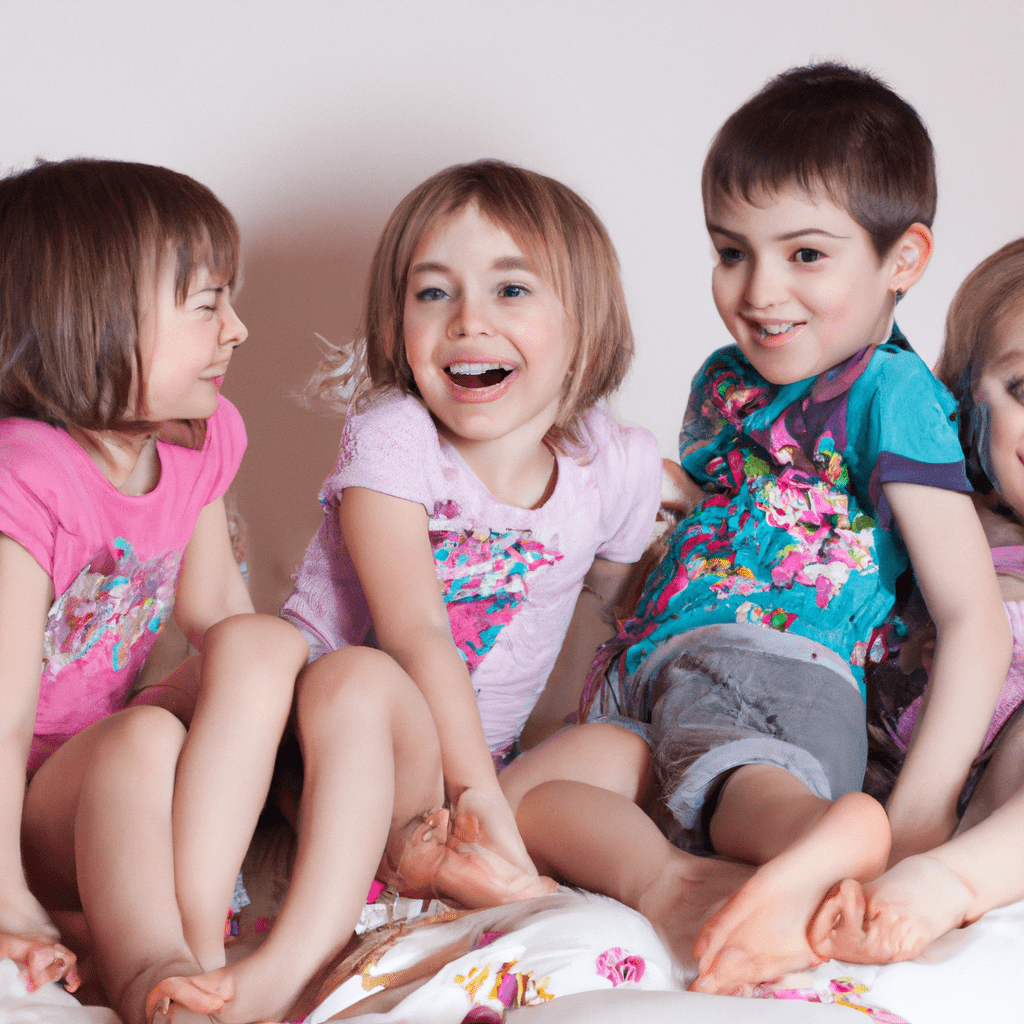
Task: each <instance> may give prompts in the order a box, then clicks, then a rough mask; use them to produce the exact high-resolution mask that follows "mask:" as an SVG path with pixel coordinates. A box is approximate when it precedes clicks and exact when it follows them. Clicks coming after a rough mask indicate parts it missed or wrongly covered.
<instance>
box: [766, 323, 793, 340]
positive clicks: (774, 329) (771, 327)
mask: <svg viewBox="0 0 1024 1024" xmlns="http://www.w3.org/2000/svg"><path fill="white" fill-rule="evenodd" d="M758 330H759V331H760V332H761V337H762V338H763V337H765V335H767V334H785V333H786V331H791V330H793V324H761V325H760V327H759V328H758Z"/></svg>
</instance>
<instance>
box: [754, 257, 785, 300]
mask: <svg viewBox="0 0 1024 1024" xmlns="http://www.w3.org/2000/svg"><path fill="white" fill-rule="evenodd" d="M749 267H750V271H749V277H748V278H747V286H746V289H745V298H746V300H747V302H748V303H749V305H750V306H751V307H752V308H754V309H768V308H769V307H771V306H777V305H778V304H779V303H781V302H784V301H785V298H786V290H785V283H784V273H783V271H782V269H781V268H780V267H778V266H777V265H776V264H775V263H773V261H772V260H766V259H761V260H751V261H750V263H749Z"/></svg>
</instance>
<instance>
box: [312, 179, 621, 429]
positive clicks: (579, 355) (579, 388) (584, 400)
mask: <svg viewBox="0 0 1024 1024" xmlns="http://www.w3.org/2000/svg"><path fill="white" fill-rule="evenodd" d="M474 204H475V205H476V206H477V207H478V208H479V210H480V212H481V214H483V215H484V216H485V217H487V218H489V219H490V220H492V221H494V223H495V224H498V225H500V226H501V227H502V228H503V229H504V230H506V231H508V233H509V234H510V235H511V236H512V238H513V239H515V241H516V244H517V245H519V246H521V247H522V249H523V251H524V252H525V253H526V255H527V256H529V257H530V258H531V260H533V261H534V263H535V264H536V265H537V268H538V272H539V273H540V274H542V275H543V276H546V277H547V278H548V279H549V280H550V281H551V282H552V285H553V286H554V288H555V290H556V291H557V293H558V295H559V297H560V298H561V300H562V304H563V305H564V306H565V309H566V313H567V315H568V316H569V317H570V318H571V319H572V320H573V321H574V322H575V328H576V330H575V334H576V351H575V354H574V356H573V360H572V364H571V366H570V369H569V378H568V385H567V387H566V389H565V393H564V395H563V397H562V403H561V406H560V408H559V414H558V419H557V420H556V422H555V425H554V427H553V428H552V431H551V432H550V434H549V436H548V441H549V442H550V443H551V444H552V445H554V446H556V447H559V446H561V444H562V442H563V441H568V442H570V443H578V442H580V441H581V440H582V437H581V436H580V432H579V420H580V417H581V415H582V413H583V412H584V411H586V410H587V409H588V408H590V406H592V405H593V404H594V403H595V402H597V401H598V400H599V399H601V398H602V397H604V396H605V395H607V394H609V393H611V392H612V391H614V390H615V389H616V388H617V387H618V386H619V384H621V383H622V379H623V378H624V377H625V375H626V371H627V370H628V369H629V365H630V362H631V360H632V358H633V332H632V329H631V327H630V323H629V314H628V312H627V310H626V299H625V296H624V295H623V292H622V283H621V280H620V278H619V262H618V258H617V257H616V255H615V249H614V247H613V246H612V243H611V240H610V239H609V237H608V233H607V232H606V231H605V229H604V225H603V224H602V223H601V221H600V220H599V219H598V217H597V214H595V213H594V211H593V210H592V209H591V208H590V206H589V205H588V204H587V203H586V202H584V200H583V199H581V198H580V197H579V196H578V195H577V194H576V193H575V192H573V191H572V189H570V188H568V187H567V186H565V185H563V184H561V183H560V182H558V181H555V180H554V179H553V178H548V177H545V176H544V175H542V174H537V173H536V172H534V171H528V170H525V169H523V168H521V167H516V166H514V165H512V164H507V163H503V162H502V161H499V160H480V161H477V162H476V163H470V164H459V165H457V166H454V167H449V168H447V169H446V170H443V171H441V172H440V173H438V174H435V175H434V176H433V177H431V178H428V179H427V180H426V181H425V182H423V183H422V184H421V185H418V186H417V187H416V188H414V189H413V190H412V191H411V192H410V193H409V194H408V195H407V196H406V197H405V198H404V199H403V200H402V201H401V202H400V203H399V204H398V206H397V207H396V208H395V211H394V213H392V214H391V217H390V218H389V219H388V222H387V224H386V225H385V227H384V231H383V233H382V234H381V237H380V241H379V242H378V244H377V250H376V252H375V253H374V256H373V261H372V263H371V265H370V276H369V283H368V286H367V295H366V307H365V311H364V315H363V325H362V332H361V338H360V340H359V341H358V342H357V343H356V345H355V346H353V347H352V349H345V350H340V351H337V352H335V353H333V354H331V355H329V356H328V359H327V361H326V362H325V366H324V368H322V369H321V371H319V372H318V374H317V376H316V377H315V378H314V387H315V388H319V390H320V392H321V393H323V394H327V395H329V394H330V392H331V391H332V390H333V391H337V388H338V384H339V381H340V382H341V383H342V385H344V384H345V383H347V382H353V383H360V381H359V378H360V377H362V378H364V380H365V381H368V384H367V386H366V388H365V390H364V391H362V392H360V393H361V394H362V393H369V394H372V393H378V392H381V391H384V390H386V389H388V388H398V389H400V390H401V391H402V392H404V393H406V394H416V386H415V382H414V380H413V376H412V370H411V369H410V367H409V363H408V361H407V359H406V356H405V346H404V344H402V343H401V339H402V323H403V316H404V309H405V292H406V287H407V284H408V277H409V267H410V265H411V263H412V258H413V254H414V253H415V251H416V247H417V246H418V245H419V244H420V241H421V240H422V238H423V236H424V235H425V234H426V233H427V231H429V230H430V229H431V228H432V227H433V226H434V225H435V224H437V223H438V221H440V220H443V219H444V218H447V217H450V216H452V215H453V214H455V213H457V212H458V211H459V210H461V209H463V208H464V207H466V206H470V205H474ZM352 358H354V363H348V364H347V369H345V370H344V371H342V372H339V370H340V368H341V367H342V366H343V365H346V360H348V359H352ZM364 361H365V363H364Z"/></svg>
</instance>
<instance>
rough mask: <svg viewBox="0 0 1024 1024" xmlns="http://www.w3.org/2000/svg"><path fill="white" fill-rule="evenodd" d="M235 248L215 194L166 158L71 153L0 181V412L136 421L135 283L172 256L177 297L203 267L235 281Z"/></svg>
mask: <svg viewBox="0 0 1024 1024" xmlns="http://www.w3.org/2000/svg"><path fill="white" fill-rule="evenodd" d="M238 250H239V240H238V227H237V226H236V224H235V221H234V218H233V217H232V216H231V214H230V213H229V212H228V210H227V209H226V208H225V207H224V206H223V204H222V203H221V202H220V201H219V200H218V199H217V197H216V196H215V195H214V194H213V193H212V192H211V191H210V190H209V189H208V188H206V186H205V185H201V184H199V182H197V181H194V180H193V179H192V178H189V177H187V176H186V175H184V174H178V173H177V172H175V171H170V170H167V169H166V168H164V167H154V166H151V165H148V164H136V163H125V162H121V161H114V160H88V159H74V160H65V161H62V162H59V163H49V162H40V163H38V164H37V165H36V166H35V167H32V168H31V169H29V170H27V171H22V172H20V173H16V174H12V175H10V176H8V177H6V178H4V179H2V180H0V415H3V416H24V417H27V418H30V419H38V420H43V421H44V422H47V423H51V424H53V425H55V426H60V427H64V428H65V429H66V428H68V427H70V426H75V427H79V428H81V429H83V430H88V431H99V430H128V431H132V430H135V429H138V428H139V421H140V420H141V412H140V410H142V409H144V408H145V395H144V388H143V381H142V364H141V357H140V354H139V344H138V342H139V337H138V335H139V330H138V328H139V297H140V289H142V288H144V287H147V286H148V285H149V284H150V282H151V280H152V278H153V276H154V274H155V273H156V271H157V269H158V266H159V262H160V260H161V259H164V258H167V256H173V257H174V259H175V261H176V268H175V279H174V286H175V296H176V298H177V300H178V302H179V303H180V302H183V301H184V299H185V295H186V293H187V291H188V287H189V283H190V281H191V279H192V276H193V275H194V274H195V273H196V271H197V270H198V269H199V267H200V266H202V265H205V266H209V267H210V269H211V270H212V271H214V272H216V273H218V274H223V275H225V276H226V277H227V278H228V280H229V283H230V284H234V281H235V277H236V274H237V268H238ZM165 254H166V255H165ZM135 381H138V382H139V383H138V386H137V387H136V386H133V385H134V382H135ZM196 426H197V425H193V427H196ZM200 432H202V431H201V429H200Z"/></svg>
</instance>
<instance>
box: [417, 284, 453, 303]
mask: <svg viewBox="0 0 1024 1024" xmlns="http://www.w3.org/2000/svg"><path fill="white" fill-rule="evenodd" d="M447 295H448V293H447V292H446V291H445V290H444V289H443V288H436V287H434V286H433V285H432V286H431V287H429V288H421V289H420V290H419V291H418V292H417V293H416V298H417V299H419V301H420V302H437V300H438V299H444V298H447Z"/></svg>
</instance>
